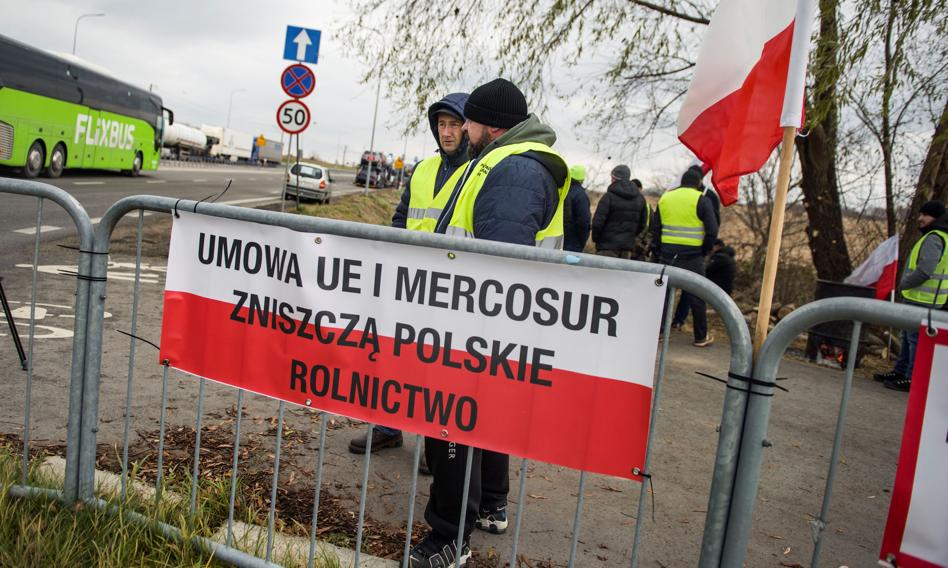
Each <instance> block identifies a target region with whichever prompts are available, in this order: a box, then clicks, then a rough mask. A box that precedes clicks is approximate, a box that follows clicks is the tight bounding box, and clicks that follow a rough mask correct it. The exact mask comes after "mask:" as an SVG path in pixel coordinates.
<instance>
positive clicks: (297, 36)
mask: <svg viewBox="0 0 948 568" xmlns="http://www.w3.org/2000/svg"><path fill="white" fill-rule="evenodd" d="M320 36H322V32H320V31H319V30H314V29H308V28H300V27H297V26H287V27H286V40H285V41H284V42H283V59H289V60H290V61H296V62H297V63H294V64H293V65H290V66H289V67H287V68H286V69H284V70H283V73H281V74H280V88H281V89H283V92H284V93H286V94H287V96H289V97H292V98H291V99H290V100H288V101H284V102H283V104H281V105H280V106H279V108H277V124H278V125H280V129H281V130H283V132H286V133H287V134H289V140H288V141H287V148H290V147H292V144H293V135H294V134H296V199H297V201H296V206H297V208H299V186H300V168H299V165H300V133H301V132H303V131H304V130H306V129H307V128H308V127H309V125H310V122H311V121H312V115H311V114H310V112H309V107H307V106H306V105H305V104H304V103H303V101H301V100H299V99H302V98H304V97H308V96H310V95H311V94H312V93H313V89H314V88H315V87H316V76H315V75H314V74H313V71H312V69H310V68H309V67H307V66H305V65H303V63H312V64H316V63H317V62H318V61H319V40H320ZM289 168H290V160H289V152H287V160H286V164H285V166H284V174H285V175H284V176H283V195H282V196H281V198H280V212H281V213H282V212H283V211H284V210H285V207H286V185H287V184H288V183H289V181H290V173H289Z"/></svg>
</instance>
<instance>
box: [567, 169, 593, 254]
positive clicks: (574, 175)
mask: <svg viewBox="0 0 948 568" xmlns="http://www.w3.org/2000/svg"><path fill="white" fill-rule="evenodd" d="M569 173H570V178H571V181H570V184H569V193H567V194H566V201H565V202H564V203H563V250H569V251H573V252H583V249H584V248H586V241H588V240H589V220H590V219H589V195H587V194H586V188H585V187H583V182H584V181H585V180H586V166H583V165H581V164H575V165H573V166H572V167H571V168H570V169H569Z"/></svg>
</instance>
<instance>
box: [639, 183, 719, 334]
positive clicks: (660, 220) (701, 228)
mask: <svg viewBox="0 0 948 568" xmlns="http://www.w3.org/2000/svg"><path fill="white" fill-rule="evenodd" d="M703 175H704V174H703V172H702V170H701V169H700V168H694V167H691V168H688V170H687V171H686V172H685V173H684V175H682V176H681V185H680V186H679V187H678V188H676V189H672V190H670V191H666V192H665V193H664V194H662V197H661V198H660V199H659V200H658V208H657V210H656V211H655V215H654V217H653V221H652V247H653V252H654V253H655V256H656V257H657V258H658V259H659V262H661V263H662V264H669V265H672V266H677V267H679V268H684V269H685V270H690V271H692V272H694V273H696V274H700V275H701V276H704V256H705V255H706V254H707V253H709V252H711V249H712V247H713V246H714V241H715V240H717V238H718V220H717V217H716V216H715V214H714V209H713V206H712V203H711V201H710V200H709V199H708V197H707V196H706V195H704V193H703V192H702V191H701V190H700V189H699V188H700V187H701V178H702V177H703ZM679 301H681V302H688V303H689V304H690V306H691V313H692V314H693V317H694V343H693V345H694V346H695V347H707V346H708V345H711V343H713V342H714V337H713V336H712V335H711V334H710V333H709V332H708V313H707V306H706V305H705V303H704V300H702V299H701V298H699V297H698V296H695V295H692V294H687V293H682V295H681V299H680V300H679ZM662 319H663V320H664V319H665V318H664V317H662Z"/></svg>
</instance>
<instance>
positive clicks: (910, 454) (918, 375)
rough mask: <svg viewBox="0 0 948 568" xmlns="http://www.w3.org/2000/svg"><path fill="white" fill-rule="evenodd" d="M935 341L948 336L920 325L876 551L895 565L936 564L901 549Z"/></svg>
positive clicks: (946, 341) (926, 566) (943, 341)
mask: <svg viewBox="0 0 948 568" xmlns="http://www.w3.org/2000/svg"><path fill="white" fill-rule="evenodd" d="M935 345H948V339H946V338H945V337H944V334H943V333H939V334H938V336H936V337H935V338H930V337H928V334H927V333H926V329H925V326H924V325H923V326H922V327H921V329H920V330H919V337H918V346H917V347H916V348H915V366H914V367H913V369H912V388H911V389H910V390H909V399H908V405H907V407H906V409H905V426H904V427H903V429H902V448H901V449H900V450H899V463H898V467H897V468H896V470H895V486H894V487H893V489H892V503H891V504H890V505H889V517H888V519H887V520H886V524H885V532H884V533H883V537H882V550H880V551H879V558H880V559H881V560H885V559H886V556H888V555H889V554H893V555H895V560H896V564H897V565H898V566H899V568H938V566H937V565H935V564H932V563H931V562H928V561H927V560H922V559H919V558H915V557H914V556H911V555H908V554H905V553H903V552H901V548H902V538H903V536H904V534H905V523H906V522H907V521H908V512H909V506H910V505H911V504H912V489H913V487H914V485H915V469H916V467H917V465H918V448H919V444H920V443H921V438H922V425H923V423H924V419H925V405H926V403H927V401H928V384H929V382H930V381H929V379H930V377H931V374H932V360H933V359H934V355H935Z"/></svg>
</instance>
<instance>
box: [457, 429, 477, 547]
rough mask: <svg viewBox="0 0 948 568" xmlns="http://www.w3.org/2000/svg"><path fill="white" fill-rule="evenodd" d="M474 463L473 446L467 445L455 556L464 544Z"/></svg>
mask: <svg viewBox="0 0 948 568" xmlns="http://www.w3.org/2000/svg"><path fill="white" fill-rule="evenodd" d="M473 463H474V447H473V446H468V447H467V461H466V462H465V464H464V490H463V491H462V492H461V518H460V520H458V540H457V542H456V545H457V556H458V557H460V556H461V550H462V547H463V546H464V522H465V521H466V520H467V499H468V496H469V495H470V494H471V466H472V464H473Z"/></svg>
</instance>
